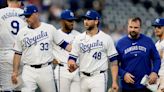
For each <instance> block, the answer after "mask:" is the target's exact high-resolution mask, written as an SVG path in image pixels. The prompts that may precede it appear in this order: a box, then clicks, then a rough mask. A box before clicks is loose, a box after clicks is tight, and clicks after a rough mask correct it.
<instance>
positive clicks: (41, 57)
mask: <svg viewBox="0 0 164 92" xmlns="http://www.w3.org/2000/svg"><path fill="white" fill-rule="evenodd" d="M61 36H63V35H62V34H60V32H57V30H56V28H55V27H53V26H52V25H50V24H46V23H43V22H41V25H40V26H39V27H38V28H36V29H31V28H29V27H25V28H23V29H21V30H20V32H19V33H18V36H17V41H16V43H15V46H14V50H16V52H17V53H20V54H22V57H21V60H22V61H23V63H25V64H29V65H37V64H44V63H46V62H50V61H52V60H53V58H54V57H53V54H52V50H53V47H52V45H53V44H54V43H55V44H58V45H60V44H61V43H62V42H63V41H64V40H63V39H62V38H61Z"/></svg>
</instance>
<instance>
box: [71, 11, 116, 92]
mask: <svg viewBox="0 0 164 92" xmlns="http://www.w3.org/2000/svg"><path fill="white" fill-rule="evenodd" d="M83 17H84V27H85V28H86V31H85V32H84V33H82V34H80V35H79V36H77V37H76V38H75V40H74V41H73V44H72V51H71V52H70V55H69V59H68V67H69V71H70V72H73V71H75V70H76V68H77V64H76V60H77V58H79V68H80V78H81V79H80V87H81V90H80V91H81V92H106V91H107V89H106V88H107V69H108V61H110V62H111V63H112V64H111V65H112V66H111V70H112V79H113V81H112V82H113V83H112V88H113V89H115V90H118V84H117V75H118V66H117V55H118V54H117V51H116V49H115V47H114V43H113V40H112V38H111V37H110V36H109V35H107V34H105V33H104V32H102V31H101V30H100V29H99V28H98V25H99V22H100V15H99V14H98V13H97V12H96V11H94V10H88V11H87V12H86V14H85V16H83Z"/></svg>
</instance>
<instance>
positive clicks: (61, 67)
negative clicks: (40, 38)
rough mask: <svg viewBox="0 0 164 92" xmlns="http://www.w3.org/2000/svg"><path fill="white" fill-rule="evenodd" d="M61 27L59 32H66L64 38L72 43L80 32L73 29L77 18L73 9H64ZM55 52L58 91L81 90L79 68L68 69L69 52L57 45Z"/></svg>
mask: <svg viewBox="0 0 164 92" xmlns="http://www.w3.org/2000/svg"><path fill="white" fill-rule="evenodd" d="M60 18H61V21H60V23H61V29H59V30H58V31H59V32H62V33H64V36H63V37H62V38H64V39H65V40H66V41H67V42H69V43H72V41H73V40H74V39H75V36H76V35H78V34H80V33H79V32H78V31H76V30H73V25H74V20H75V19H76V18H75V16H74V14H73V12H72V11H71V10H63V11H62V13H61V15H60ZM53 54H54V56H55V58H56V60H58V61H59V64H58V65H57V67H56V68H55V71H54V72H55V79H56V80H57V84H58V92H80V78H79V69H77V70H76V71H74V72H73V73H70V72H69V71H68V66H67V61H68V56H69V53H68V52H67V51H65V50H64V49H62V48H61V47H59V46H57V45H55V46H54V51H53Z"/></svg>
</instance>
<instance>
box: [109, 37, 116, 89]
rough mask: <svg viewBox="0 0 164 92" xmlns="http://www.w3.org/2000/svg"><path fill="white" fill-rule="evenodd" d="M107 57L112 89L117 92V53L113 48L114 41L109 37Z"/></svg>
mask: <svg viewBox="0 0 164 92" xmlns="http://www.w3.org/2000/svg"><path fill="white" fill-rule="evenodd" d="M107 55H108V60H109V61H110V62H111V73H112V88H113V89H114V90H116V91H118V83H117V79H118V60H117V55H118V53H117V51H116V48H115V46H114V41H113V40H112V38H111V37H109V38H108V43H107Z"/></svg>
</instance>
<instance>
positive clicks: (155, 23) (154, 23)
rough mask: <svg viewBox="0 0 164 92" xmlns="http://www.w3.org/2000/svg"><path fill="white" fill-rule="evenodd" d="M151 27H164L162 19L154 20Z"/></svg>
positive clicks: (163, 19)
mask: <svg viewBox="0 0 164 92" xmlns="http://www.w3.org/2000/svg"><path fill="white" fill-rule="evenodd" d="M152 26H164V18H157V19H155V21H154V22H153V24H152Z"/></svg>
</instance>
